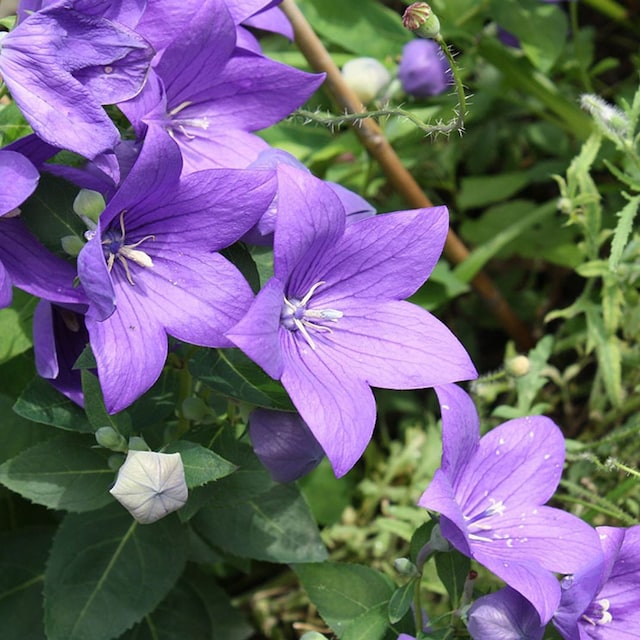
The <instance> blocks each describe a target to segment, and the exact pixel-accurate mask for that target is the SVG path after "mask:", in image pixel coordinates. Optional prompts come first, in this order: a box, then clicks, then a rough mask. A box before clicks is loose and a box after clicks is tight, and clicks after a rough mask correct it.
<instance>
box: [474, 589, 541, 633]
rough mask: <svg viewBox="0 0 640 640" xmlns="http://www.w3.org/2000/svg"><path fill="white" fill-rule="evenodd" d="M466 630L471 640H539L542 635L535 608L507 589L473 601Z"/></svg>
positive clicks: (516, 593)
mask: <svg viewBox="0 0 640 640" xmlns="http://www.w3.org/2000/svg"><path fill="white" fill-rule="evenodd" d="M467 628H468V629H469V633H470V634H471V637H472V638H473V640H542V636H543V635H544V626H543V625H541V624H540V617H539V616H538V613H537V611H536V610H535V608H534V607H533V606H532V604H531V603H530V602H529V601H528V600H527V599H526V598H524V597H523V596H521V595H520V594H519V593H518V592H517V591H514V590H513V589H510V588H509V587H506V588H504V589H501V590H500V591H496V593H492V594H490V595H488V596H483V597H482V598H479V599H478V600H476V601H475V602H474V603H473V605H472V606H471V608H470V609H469V613H468V614H467Z"/></svg>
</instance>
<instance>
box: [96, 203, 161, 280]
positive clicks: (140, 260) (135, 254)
mask: <svg viewBox="0 0 640 640" xmlns="http://www.w3.org/2000/svg"><path fill="white" fill-rule="evenodd" d="M125 213H126V211H122V213H121V214H120V233H121V237H120V239H119V240H117V241H116V240H110V239H106V240H103V241H102V245H103V246H106V247H108V251H109V256H108V258H107V269H108V271H109V273H111V269H113V264H114V262H115V259H116V258H118V262H120V264H121V265H122V267H123V269H124V272H125V274H126V276H127V280H128V281H129V284H130V285H134V282H133V278H132V277H131V272H130V271H129V264H128V263H127V260H131V261H133V262H135V263H136V264H137V265H139V266H141V267H145V268H148V267H153V260H152V259H151V257H150V256H149V255H148V254H147V253H145V252H144V251H140V250H139V249H136V247H139V246H140V245H141V244H142V243H143V242H145V241H146V240H155V239H156V237H155V236H154V235H148V236H145V237H144V238H142V239H141V240H138V242H134V243H133V244H124V240H125V230H124V214H125ZM114 243H115V244H117V245H118V249H117V251H115V252H114V251H113V249H112V246H113V244H114Z"/></svg>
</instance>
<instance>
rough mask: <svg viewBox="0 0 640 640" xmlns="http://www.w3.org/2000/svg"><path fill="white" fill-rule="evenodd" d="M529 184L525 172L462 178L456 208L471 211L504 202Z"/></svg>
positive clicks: (527, 174)
mask: <svg viewBox="0 0 640 640" xmlns="http://www.w3.org/2000/svg"><path fill="white" fill-rule="evenodd" d="M530 182H531V177H530V174H529V172H527V171H512V172H504V173H501V174H499V175H497V176H490V175H489V176H486V175H485V176H468V177H466V178H462V181H461V183H460V193H459V195H458V206H459V207H460V208H461V209H471V208H474V207H486V206H487V205H488V204H493V203H495V202H504V201H505V200H507V199H509V198H510V197H511V196H513V195H514V194H516V193H518V191H520V190H521V189H523V188H524V187H526V186H527V184H529V183H530Z"/></svg>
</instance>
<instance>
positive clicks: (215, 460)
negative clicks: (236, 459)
mask: <svg viewBox="0 0 640 640" xmlns="http://www.w3.org/2000/svg"><path fill="white" fill-rule="evenodd" d="M165 451H166V453H179V454H180V457H181V458H182V464H183V465H184V476H185V479H186V481H187V486H188V487H189V489H193V488H194V487H200V486H202V485H203V484H206V483H207V482H212V481H214V480H219V479H220V478H224V477H225V476H228V475H229V474H231V473H233V472H234V471H235V470H236V469H237V467H236V465H235V464H233V463H232V462H229V461H228V460H225V459H224V458H223V457H221V456H219V455H218V454H217V453H214V452H213V451H211V450H210V449H207V448H206V447H203V446H202V445H200V444H197V443H195V442H189V441H188V440H178V441H176V442H172V443H171V444H170V445H169V446H168V447H167V448H166V450H165Z"/></svg>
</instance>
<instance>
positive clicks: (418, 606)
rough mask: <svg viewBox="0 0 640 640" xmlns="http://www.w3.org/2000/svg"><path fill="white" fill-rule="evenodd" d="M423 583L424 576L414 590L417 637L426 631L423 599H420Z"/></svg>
mask: <svg viewBox="0 0 640 640" xmlns="http://www.w3.org/2000/svg"><path fill="white" fill-rule="evenodd" d="M421 582H422V576H420V579H419V580H416V584H415V587H414V589H413V609H414V611H413V617H414V619H415V623H416V635H417V634H419V633H420V632H421V631H422V630H423V629H424V616H423V614H422V599H421V597H420V583H421Z"/></svg>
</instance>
